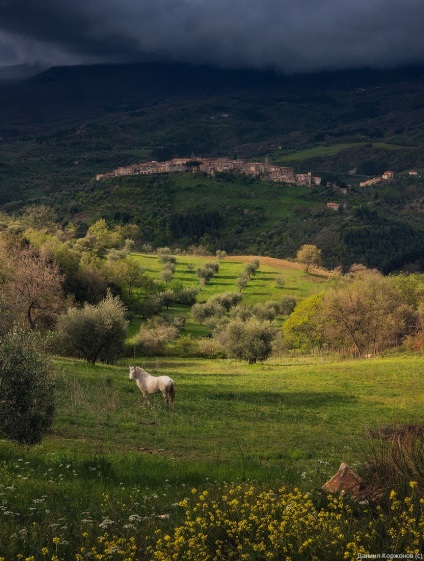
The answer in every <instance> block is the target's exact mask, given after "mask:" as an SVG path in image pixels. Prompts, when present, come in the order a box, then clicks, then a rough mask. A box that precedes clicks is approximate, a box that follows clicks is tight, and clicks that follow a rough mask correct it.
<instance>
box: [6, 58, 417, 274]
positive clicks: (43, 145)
mask: <svg viewBox="0 0 424 561" xmlns="http://www.w3.org/2000/svg"><path fill="white" fill-rule="evenodd" d="M0 102H1V103H0V116H1V125H0V137H1V140H0V205H1V209H2V210H3V211H5V212H7V213H8V214H13V213H15V212H20V211H21V210H22V209H23V208H24V207H25V206H28V205H32V204H34V203H35V204H40V203H41V204H48V205H49V206H53V207H54V208H55V209H56V211H57V213H58V216H59V218H60V220H61V221H62V223H63V224H64V225H66V224H67V223H68V222H72V223H74V224H75V225H76V227H77V228H78V229H79V231H80V232H81V234H84V233H85V231H86V230H87V228H88V227H89V226H90V225H91V224H92V223H93V222H95V221H96V220H97V219H98V218H100V217H104V218H106V219H107V221H108V224H109V226H114V225H117V224H121V225H125V224H126V223H128V222H133V223H136V224H138V225H139V226H140V228H141V232H142V234H143V237H144V241H145V242H146V243H151V244H153V246H158V245H162V244H170V245H173V246H175V247H184V246H187V245H189V244H192V243H201V244H204V245H205V246H206V247H207V248H208V249H209V250H211V251H214V250H216V249H217V248H221V249H225V250H226V251H228V252H240V251H243V252H247V251H248V252H252V253H261V254H267V255H272V256H277V257H290V256H291V257H293V256H294V255H295V254H296V251H297V250H298V249H299V247H300V246H301V245H302V244H303V243H313V244H316V245H317V246H318V247H319V248H321V249H322V252H323V257H324V264H325V265H326V266H327V267H330V268H333V267H335V266H338V265H341V266H343V267H345V268H346V267H348V266H350V265H351V264H352V263H355V262H361V263H363V264H366V265H367V266H371V267H378V268H380V269H381V270H382V271H385V272H389V271H392V270H397V269H399V268H408V267H413V268H415V269H420V270H421V269H422V268H423V267H422V259H423V254H422V249H421V248H422V247H423V228H422V224H421V223H422V221H421V213H422V209H423V207H424V183H423V181H422V179H421V173H422V171H424V161H423V156H422V155H423V154H424V136H423V133H422V130H423V129H422V122H423V119H424V70H423V69H422V68H420V67H414V68H412V67H411V68H406V69H400V70H391V71H354V72H337V73H321V74H317V75H313V74H311V75H305V76H283V75H274V74H272V73H266V72H251V71H237V72H233V71H226V70H217V69H210V68H207V67H190V66H185V65H165V64H157V65H122V66H97V67H66V68H65V67H63V68H52V69H50V70H48V71H46V72H43V73H41V74H39V75H37V76H35V77H33V78H30V79H29V80H27V81H22V82H14V83H9V84H8V83H3V84H2V85H1V86H0ZM192 154H195V155H202V156H208V155H211V156H220V155H222V156H228V157H230V158H233V157H243V158H247V159H252V160H258V159H259V160H262V161H263V159H264V158H265V156H268V157H269V159H270V161H271V162H273V163H278V164H281V165H288V166H293V167H294V168H295V170H296V172H307V171H311V172H312V173H314V174H317V175H319V176H320V177H322V185H321V186H320V187H314V189H313V190H312V191H308V190H306V189H305V188H302V187H293V186H290V187H289V186H285V185H280V184H269V183H265V182H261V181H255V180H252V179H251V178H246V177H244V178H243V177H239V176H230V175H224V176H221V177H217V178H216V179H215V180H209V179H208V178H206V177H202V176H200V175H199V176H197V177H195V176H193V177H192V176H187V175H185V176H178V177H177V176H171V175H169V176H168V177H150V178H141V177H127V178H120V179H119V178H116V179H114V180H108V181H105V182H101V183H96V182H95V180H94V177H95V175H96V174H97V173H101V172H105V171H109V170H112V169H115V168H117V167H119V166H123V165H129V164H132V163H137V162H141V161H147V160H151V159H156V160H165V159H167V158H170V157H174V156H180V157H189V156H191V155H192ZM386 169H390V170H392V171H394V172H395V179H394V180H393V181H392V182H390V183H387V182H386V183H379V184H376V185H374V186H372V187H367V188H360V187H359V183H360V182H361V181H363V180H364V179H368V178H370V177H373V176H375V175H380V174H381V173H383V172H384V171H385V170H386ZM410 169H414V170H415V171H417V175H416V176H414V177H413V178H411V177H409V175H408V170H410ZM327 202H337V203H340V205H341V207H340V208H341V211H340V212H339V213H334V212H333V211H332V210H327V208H326V203H327Z"/></svg>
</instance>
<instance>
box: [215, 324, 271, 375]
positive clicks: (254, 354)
mask: <svg viewBox="0 0 424 561" xmlns="http://www.w3.org/2000/svg"><path fill="white" fill-rule="evenodd" d="M276 336H277V327H276V325H275V324H274V323H273V322H271V321H261V320H259V319H258V318H255V317H251V318H249V319H247V320H246V321H243V320H242V319H240V318H236V319H234V320H233V321H231V322H229V323H228V324H227V325H226V327H225V329H224V330H223V331H222V332H221V333H219V335H218V339H219V340H220V342H221V344H222V346H223V347H224V349H225V351H226V353H227V355H228V356H231V357H234V358H238V359H239V360H246V361H247V362H248V363H249V364H254V363H256V362H257V361H258V360H259V361H264V360H266V359H267V358H268V357H269V356H270V355H271V352H272V345H273V342H274V339H275V338H276Z"/></svg>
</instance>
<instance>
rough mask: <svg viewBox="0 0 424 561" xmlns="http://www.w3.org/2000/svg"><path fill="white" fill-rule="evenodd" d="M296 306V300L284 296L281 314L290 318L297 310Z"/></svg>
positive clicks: (281, 303) (281, 302) (281, 301)
mask: <svg viewBox="0 0 424 561" xmlns="http://www.w3.org/2000/svg"><path fill="white" fill-rule="evenodd" d="M296 304H297V300H296V298H292V297H291V296H284V297H283V298H281V300H280V313H281V314H283V315H285V316H289V315H290V314H291V313H292V312H293V310H294V309H295V307H296Z"/></svg>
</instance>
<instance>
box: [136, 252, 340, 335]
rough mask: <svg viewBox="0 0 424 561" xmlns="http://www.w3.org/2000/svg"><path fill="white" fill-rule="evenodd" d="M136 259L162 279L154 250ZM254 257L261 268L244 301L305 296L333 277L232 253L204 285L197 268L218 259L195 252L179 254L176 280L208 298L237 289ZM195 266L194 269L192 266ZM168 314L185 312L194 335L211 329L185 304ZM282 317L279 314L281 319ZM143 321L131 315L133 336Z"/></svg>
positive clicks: (188, 330) (282, 262) (201, 297)
mask: <svg viewBox="0 0 424 561" xmlns="http://www.w3.org/2000/svg"><path fill="white" fill-rule="evenodd" d="M133 259H135V260H136V261H137V262H138V263H139V264H140V265H141V266H142V267H143V268H144V269H145V271H146V273H147V274H148V275H149V276H151V277H153V278H155V279H157V280H160V273H161V271H162V268H163V265H162V263H161V262H160V260H159V258H158V256H157V255H155V254H140V253H138V254H133ZM253 259H259V261H260V268H259V270H258V271H257V273H256V275H255V276H254V277H252V279H251V281H250V282H249V284H248V286H247V288H246V289H245V290H244V291H243V303H245V304H249V305H251V304H255V303H256V302H265V301H267V300H277V301H279V300H281V298H283V297H292V298H295V299H296V300H302V299H304V298H306V297H307V296H310V295H311V294H314V293H316V292H319V291H320V290H323V289H324V288H325V287H326V286H327V285H328V283H329V281H330V280H331V278H332V275H331V274H330V273H329V272H328V271H325V270H324V269H311V270H310V272H309V273H305V271H304V267H303V266H302V265H300V264H299V263H295V262H291V261H286V260H283V259H273V258H270V257H259V258H258V257H256V256H249V255H240V256H231V257H227V258H226V259H225V260H223V261H221V262H220V263H219V271H218V273H217V274H215V275H214V276H213V278H212V279H211V281H210V282H209V283H208V284H207V285H205V286H203V287H201V286H200V285H199V281H198V278H197V276H196V271H197V269H198V268H199V267H203V266H204V265H205V264H206V263H216V262H218V261H217V259H216V258H215V257H214V256H210V257H199V256H193V255H181V256H177V257H176V260H177V262H176V269H175V275H174V280H175V281H179V282H181V283H183V285H184V286H185V287H187V286H195V287H197V288H199V293H198V297H197V300H198V301H199V302H202V301H206V300H208V299H209V298H210V297H212V296H213V295H215V294H218V293H222V292H237V291H238V288H237V285H236V280H237V277H238V275H239V273H241V272H243V270H244V269H245V267H246V265H247V264H248V263H249V262H250V261H252V260H253ZM189 265H192V266H193V270H190V269H189ZM278 278H282V279H283V281H284V285H283V286H282V287H281V288H278V287H277V286H276V279H278ZM167 313H168V314H169V315H175V314H177V315H182V316H184V317H185V318H186V325H185V329H184V333H185V334H191V335H193V336H194V337H196V336H203V335H205V333H208V330H207V329H206V328H205V327H204V326H200V325H196V324H195V323H193V321H192V320H191V316H190V309H189V308H187V307H183V306H173V307H171V308H170V309H169V310H168V312H167ZM281 319H282V318H280V320H281ZM140 323H141V321H140V320H139V319H138V318H132V320H131V322H130V336H131V337H133V336H134V335H135V333H136V332H137V331H138V329H139V327H140Z"/></svg>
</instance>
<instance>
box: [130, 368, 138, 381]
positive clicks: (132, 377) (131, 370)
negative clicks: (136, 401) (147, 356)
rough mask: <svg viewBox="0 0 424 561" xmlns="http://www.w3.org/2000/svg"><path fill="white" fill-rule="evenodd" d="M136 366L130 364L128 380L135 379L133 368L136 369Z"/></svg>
mask: <svg viewBox="0 0 424 561" xmlns="http://www.w3.org/2000/svg"><path fill="white" fill-rule="evenodd" d="M136 368H137V367H136V366H130V382H131V381H132V380H135V370H136Z"/></svg>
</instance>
